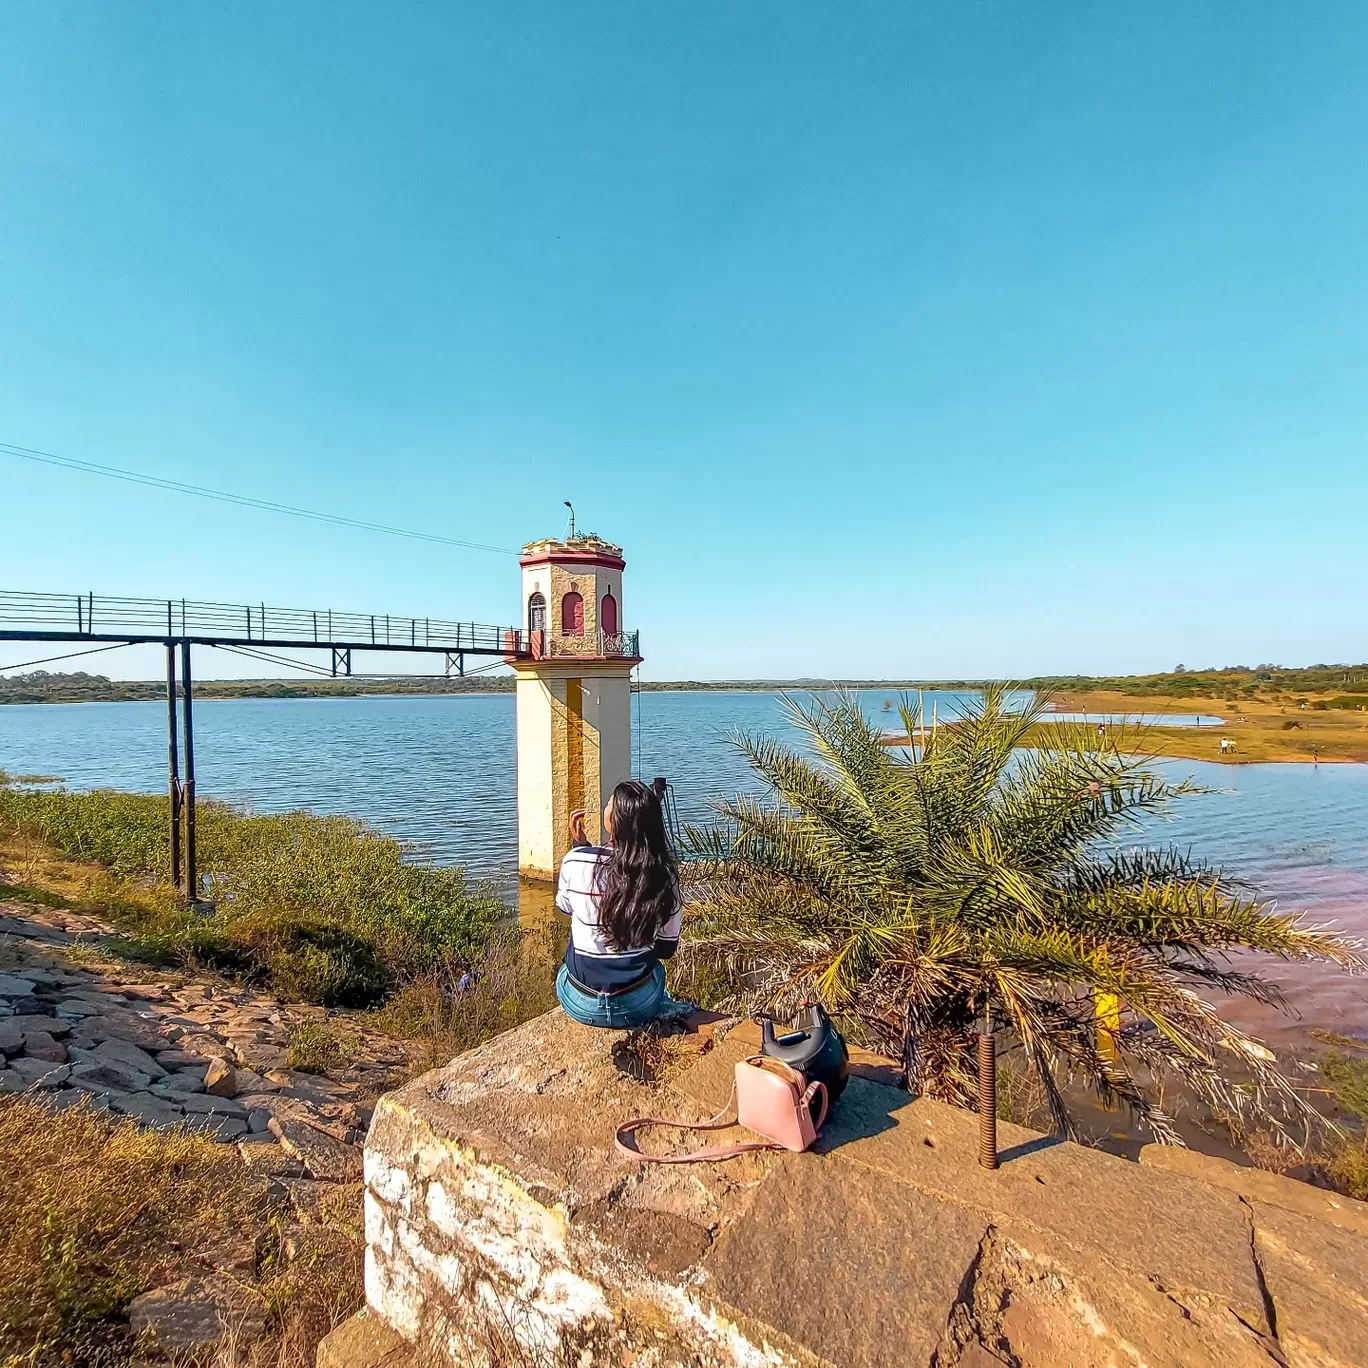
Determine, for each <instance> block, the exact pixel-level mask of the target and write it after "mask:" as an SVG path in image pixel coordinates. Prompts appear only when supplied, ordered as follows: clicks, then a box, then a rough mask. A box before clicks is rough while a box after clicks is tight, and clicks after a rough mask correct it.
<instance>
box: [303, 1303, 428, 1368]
mask: <svg viewBox="0 0 1368 1368" xmlns="http://www.w3.org/2000/svg"><path fill="white" fill-rule="evenodd" d="M412 1354H413V1350H412V1347H411V1346H410V1344H409V1343H408V1341H407V1340H406V1339H404V1338H403V1336H401V1335H397V1334H395V1332H394V1331H393V1330H391V1329H390V1328H389V1326H388V1325H386V1324H385V1322H384V1321H382V1320H380V1319H379V1317H377V1316H375V1315H373V1314H372V1313H371V1312H370V1311H367V1310H361V1311H358V1312H357V1313H356V1315H354V1316H351V1317H349V1318H348V1319H347V1320H344V1321H343V1322H342V1324H341V1325H339V1326H338V1327H337V1329H336V1330H334V1331H333V1332H332V1333H331V1334H330V1335H328V1336H327V1337H326V1338H325V1339H324V1340H323V1341H322V1343H320V1344H319V1346H318V1354H317V1356H316V1358H315V1359H314V1364H315V1368H409V1364H410V1362H411V1360H412Z"/></svg>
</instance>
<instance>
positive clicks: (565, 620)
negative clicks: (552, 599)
mask: <svg viewBox="0 0 1368 1368" xmlns="http://www.w3.org/2000/svg"><path fill="white" fill-rule="evenodd" d="M561 635H562V636H583V635H584V599H583V598H582V597H581V596H580V595H579V594H578V593H576V592H575V590H573V589H572V590H571V591H570V592H569V593H568V594H566V596H565V597H564V598H563V599H561Z"/></svg>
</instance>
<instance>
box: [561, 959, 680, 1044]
mask: <svg viewBox="0 0 1368 1368" xmlns="http://www.w3.org/2000/svg"><path fill="white" fill-rule="evenodd" d="M556 996H557V997H558V998H559V999H560V1005H561V1006H562V1007H564V1008H565V1014H566V1016H568V1017H571V1018H572V1019H573V1020H575V1021H578V1022H580V1023H581V1024H582V1025H584V1026H606V1027H608V1028H610V1029H613V1030H625V1029H626V1028H628V1027H631V1026H644V1025H645V1024H646V1023H647V1022H648V1021H655V1020H656V1019H657V1018H659V1017H679V1016H686V1015H688V1013H689V1012H690V1011H692V1010H693V1009H692V1008H691V1007H690V1006H689V1004H688V1003H687V1002H676V1001H675V999H674V998H672V997H671V996H670V995H669V993H667V992H666V991H665V966H664V965H663V964H661V963H659V961H657V963H656V966H655V968H654V969H652V970H651V977H650V978H649V979H647V980H646V982H645V983H643V984H642V985H641V987H640V988H633V989H632V991H631V992H630V993H586V992H585V991H584V990H583V989H582V988H577V987H576V986H575V985H574V984H573V983H571V982H570V971H569V970H568V969H566V967H565V965H563V964H562V965H561V967H560V973H558V974H557V975H556Z"/></svg>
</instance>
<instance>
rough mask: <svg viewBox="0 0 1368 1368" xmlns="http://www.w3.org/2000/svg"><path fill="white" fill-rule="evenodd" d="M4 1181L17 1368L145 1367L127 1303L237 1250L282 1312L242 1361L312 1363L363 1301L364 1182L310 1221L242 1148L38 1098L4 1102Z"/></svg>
mask: <svg viewBox="0 0 1368 1368" xmlns="http://www.w3.org/2000/svg"><path fill="white" fill-rule="evenodd" d="M0 1173H3V1175H4V1191H5V1204H4V1208H3V1215H2V1216H0V1365H3V1368H59V1365H60V1366H61V1368H121V1366H122V1365H127V1364H132V1363H136V1362H141V1361H145V1358H146V1355H145V1353H144V1352H143V1351H142V1349H141V1348H140V1346H138V1345H136V1344H135V1342H134V1341H133V1339H132V1337H131V1334H130V1332H129V1329H128V1325H127V1321H126V1318H125V1311H126V1308H127V1306H128V1303H129V1302H130V1301H131V1300H132V1298H134V1297H136V1296H137V1295H138V1294H139V1293H141V1292H143V1291H146V1290H147V1289H149V1288H151V1287H157V1286H160V1285H162V1284H164V1283H166V1282H169V1281H174V1280H175V1279H176V1278H177V1277H179V1276H182V1275H183V1274H184V1273H186V1272H196V1271H203V1269H204V1267H205V1266H207V1265H212V1263H213V1261H214V1260H215V1259H216V1258H218V1257H220V1256H221V1255H222V1253H223V1251H225V1250H228V1249H236V1250H242V1249H244V1248H245V1249H246V1251H247V1254H246V1266H245V1267H242V1268H236V1269H235V1270H234V1276H236V1277H239V1278H240V1279H241V1280H242V1281H244V1282H246V1283H249V1284H252V1285H254V1286H255V1287H256V1290H257V1291H258V1292H260V1293H261V1295H262V1296H264V1297H265V1299H266V1302H267V1305H268V1307H269V1309H270V1320H269V1332H268V1336H267V1338H266V1339H265V1340H263V1341H261V1342H260V1343H258V1344H256V1345H254V1346H252V1347H251V1348H250V1350H247V1349H246V1348H245V1347H244V1350H243V1353H242V1354H241V1361H243V1362H244V1363H246V1364H247V1365H249V1368H308V1365H311V1364H312V1363H313V1355H314V1349H315V1347H316V1345H317V1343H318V1341H319V1339H321V1338H322V1337H323V1336H324V1335H325V1334H327V1333H328V1331H329V1330H331V1329H332V1327H333V1326H334V1325H336V1324H337V1323H338V1322H339V1321H340V1320H342V1319H344V1318H345V1317H346V1316H349V1315H351V1314H352V1312H353V1311H355V1310H356V1309H357V1308H358V1307H359V1306H360V1304H361V1301H362V1291H361V1256H362V1248H363V1241H362V1235H361V1224H360V1223H361V1192H360V1186H359V1185H352V1186H349V1187H346V1188H340V1189H338V1191H337V1192H336V1193H335V1194H334V1195H333V1196H332V1197H331V1199H330V1200H329V1201H328V1202H325V1203H324V1204H323V1205H322V1207H321V1209H320V1211H319V1213H318V1216H317V1219H315V1220H314V1221H313V1222H311V1223H309V1224H307V1225H302V1224H300V1223H299V1222H297V1221H296V1220H295V1219H294V1218H293V1213H292V1212H291V1211H290V1209H289V1208H288V1207H281V1206H274V1205H272V1204H271V1202H270V1200H269V1196H268V1190H267V1181H266V1180H265V1179H263V1178H259V1177H256V1176H254V1175H253V1174H251V1173H250V1172H249V1171H248V1170H247V1169H246V1168H245V1167H244V1165H243V1163H242V1161H241V1159H240V1158H239V1156H238V1154H237V1151H236V1149H234V1148H233V1147H231V1146H225V1145H218V1144H215V1143H214V1142H213V1141H212V1140H209V1139H208V1138H206V1137H203V1136H197V1135H188V1134H185V1133H184V1132H179V1131H171V1132H166V1131H160V1132H158V1131H144V1130H140V1129H139V1128H138V1127H137V1126H136V1125H135V1124H134V1123H133V1122H132V1121H129V1120H126V1119H122V1118H112V1117H109V1116H106V1115H103V1114H100V1113H97V1112H94V1111H91V1110H89V1109H87V1108H85V1107H77V1108H72V1109H69V1110H67V1111H62V1112H57V1113H53V1112H52V1111H51V1110H49V1109H48V1108H47V1107H46V1106H43V1105H41V1104H40V1103H38V1102H37V1101H35V1100H33V1099H32V1098H29V1097H6V1098H3V1099H0ZM231 1338H232V1335H231V1332H228V1333H227V1339H226V1340H225V1342H224V1343H225V1346H226V1345H227V1340H230V1339H231ZM233 1361H234V1362H236V1361H238V1360H237V1359H234V1360H233Z"/></svg>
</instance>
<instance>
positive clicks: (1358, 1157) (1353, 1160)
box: [1325, 1137, 1368, 1202]
mask: <svg viewBox="0 0 1368 1368" xmlns="http://www.w3.org/2000/svg"><path fill="white" fill-rule="evenodd" d="M1325 1167H1326V1171H1327V1173H1328V1174H1329V1177H1330V1181H1331V1182H1332V1183H1333V1184H1334V1185H1335V1188H1336V1190H1337V1191H1339V1192H1343V1193H1344V1194H1345V1195H1346V1196H1349V1197H1353V1198H1356V1199H1357V1200H1358V1201H1360V1202H1368V1145H1365V1144H1364V1142H1363V1141H1362V1140H1361V1139H1359V1138H1357V1137H1351V1138H1349V1139H1347V1140H1344V1141H1342V1142H1341V1143H1340V1144H1339V1145H1337V1146H1336V1148H1335V1150H1334V1151H1333V1153H1332V1154H1331V1155H1330V1156H1329V1159H1328V1161H1327V1163H1326V1165H1325Z"/></svg>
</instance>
